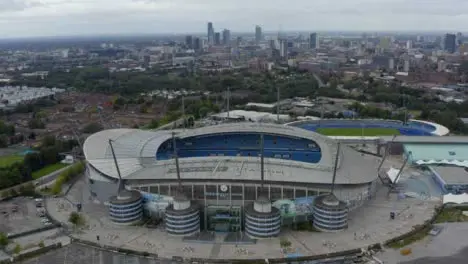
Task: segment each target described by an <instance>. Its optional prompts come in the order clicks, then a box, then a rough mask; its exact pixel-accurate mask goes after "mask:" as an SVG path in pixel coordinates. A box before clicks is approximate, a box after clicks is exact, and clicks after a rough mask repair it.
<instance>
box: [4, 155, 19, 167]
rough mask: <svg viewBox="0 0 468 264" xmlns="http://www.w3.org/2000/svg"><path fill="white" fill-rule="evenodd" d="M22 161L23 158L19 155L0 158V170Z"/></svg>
mask: <svg viewBox="0 0 468 264" xmlns="http://www.w3.org/2000/svg"><path fill="white" fill-rule="evenodd" d="M23 160H24V157H23V156H19V155H9V156H3V157H0V168H5V167H8V166H10V165H12V164H13V163H15V162H21V161H23Z"/></svg>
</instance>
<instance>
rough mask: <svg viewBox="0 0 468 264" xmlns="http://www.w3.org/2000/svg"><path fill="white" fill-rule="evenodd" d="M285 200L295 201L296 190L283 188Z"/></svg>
mask: <svg viewBox="0 0 468 264" xmlns="http://www.w3.org/2000/svg"><path fill="white" fill-rule="evenodd" d="M283 199H294V189H293V188H283Z"/></svg>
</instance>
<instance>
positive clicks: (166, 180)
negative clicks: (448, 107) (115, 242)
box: [83, 120, 468, 238]
mask: <svg viewBox="0 0 468 264" xmlns="http://www.w3.org/2000/svg"><path fill="white" fill-rule="evenodd" d="M324 126H325V127H327V126H328V127H334V128H337V127H338V128H343V129H345V128H347V127H363V126H365V127H380V128H392V129H398V131H399V132H400V136H398V137H385V136H382V137H380V136H378V137H374V138H377V139H378V142H380V143H381V142H386V143H392V144H400V145H402V153H400V154H403V156H402V157H406V158H407V160H406V161H407V162H409V164H414V165H420V164H421V163H423V161H424V159H421V158H419V157H416V154H418V153H420V152H418V149H423V148H424V147H426V148H427V147H428V146H432V147H434V146H438V147H439V148H440V147H442V146H444V149H446V148H447V147H450V146H451V145H450V144H452V145H453V144H458V147H462V146H463V144H465V145H466V144H468V142H467V141H466V139H465V137H463V139H462V138H460V139H459V140H458V141H456V140H455V139H453V137H441V136H443V135H446V134H448V132H449V131H448V129H446V128H445V127H443V126H439V125H437V124H434V123H429V122H425V121H418V120H412V121H410V123H409V124H407V125H404V124H403V123H401V122H398V121H387V120H321V121H317V120H313V121H310V120H308V121H300V122H294V123H290V124H288V125H273V124H266V123H253V122H241V123H228V124H221V125H214V126H206V127H202V128H196V129H187V130H172V131H170V130H158V131H145V130H139V129H110V130H104V131H101V132H98V133H96V134H93V135H91V136H89V137H88V138H87V140H86V141H85V144H84V147H83V149H84V153H85V156H86V159H87V166H88V167H87V168H88V173H89V174H88V175H89V185H90V189H91V191H92V195H93V196H94V197H96V198H97V199H99V200H101V201H104V202H106V203H108V205H109V216H110V219H111V220H112V221H113V222H114V223H116V224H132V223H135V222H138V221H140V220H141V219H142V217H143V214H144V213H145V214H147V215H149V216H150V217H155V218H159V219H163V220H164V224H165V229H166V231H167V232H168V233H169V234H171V235H179V236H190V235H193V234H196V233H198V232H200V231H216V232H238V231H245V233H246V234H248V235H249V236H250V237H254V238H263V237H271V236H276V235H278V234H279V232H280V230H281V227H282V226H289V225H292V224H294V223H301V222H305V221H310V220H312V221H313V225H314V227H315V228H316V229H318V230H320V231H327V232H335V231H339V230H342V229H345V228H346V227H347V221H348V213H349V212H350V211H352V210H354V209H356V208H358V207H359V206H362V205H364V204H365V202H366V201H367V200H369V199H372V197H373V195H374V194H375V192H376V188H377V181H378V180H379V179H378V177H379V173H378V168H379V163H380V162H379V160H378V159H376V158H375V157H372V156H369V155H363V154H361V153H359V152H358V151H356V150H354V149H352V148H351V147H349V146H348V144H343V143H346V141H347V139H343V138H340V139H338V140H337V138H332V137H327V136H324V135H320V134H318V133H316V132H314V131H315V130H316V129H317V128H319V127H324ZM450 138H452V140H455V141H456V142H455V141H454V142H452V143H450V144H448V143H447V140H450ZM361 139H362V140H364V137H362V138H361ZM355 140H356V139H350V142H353V143H355ZM339 141H341V142H342V143H338V142H339ZM390 141H391V142H390ZM425 154H426V155H429V154H428V153H427V152H426V153H425ZM439 154H440V153H439ZM450 154H451V152H450V151H447V155H448V156H450ZM439 156H440V157H444V155H439ZM262 160H263V162H262ZM466 162H467V163H468V156H467V157H466ZM405 164H406V162H405ZM440 164H441V163H440V162H438V161H435V162H433V163H432V164H430V165H440ZM424 165H425V164H424ZM262 168H263V174H262ZM401 169H402V168H401ZM427 171H431V172H434V171H435V169H428V170H427ZM439 176H440V175H439ZM439 176H437V175H436V174H435V173H433V178H434V180H436V181H438V179H439V178H441V179H443V178H444V177H443V176H440V177H439ZM262 177H263V179H264V180H262ZM333 182H334V184H332V183H333ZM439 182H440V181H439ZM415 185H416V186H417V187H418V186H419V185H420V183H419V182H415ZM439 185H440V184H439ZM332 186H333V188H332ZM466 186H467V188H468V180H466ZM418 188H419V187H418ZM448 188H450V186H446V187H445V189H444V188H441V190H443V192H448V191H447V189H448ZM456 188H458V189H457V190H459V189H460V187H459V186H458V185H457V187H456ZM332 189H333V195H330V192H331V190H332Z"/></svg>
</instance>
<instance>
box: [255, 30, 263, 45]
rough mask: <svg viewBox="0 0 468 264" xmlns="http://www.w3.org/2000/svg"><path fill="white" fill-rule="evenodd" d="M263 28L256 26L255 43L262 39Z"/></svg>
mask: <svg viewBox="0 0 468 264" xmlns="http://www.w3.org/2000/svg"><path fill="white" fill-rule="evenodd" d="M262 38H263V36H262V28H261V27H260V26H256V27H255V43H257V44H258V43H259V42H260V41H262Z"/></svg>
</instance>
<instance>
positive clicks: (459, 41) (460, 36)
mask: <svg viewBox="0 0 468 264" xmlns="http://www.w3.org/2000/svg"><path fill="white" fill-rule="evenodd" d="M461 44H463V34H462V33H461V32H458V33H457V46H460V45H461Z"/></svg>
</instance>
